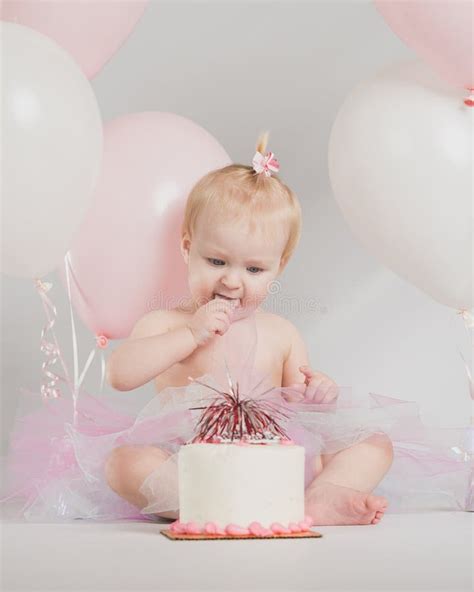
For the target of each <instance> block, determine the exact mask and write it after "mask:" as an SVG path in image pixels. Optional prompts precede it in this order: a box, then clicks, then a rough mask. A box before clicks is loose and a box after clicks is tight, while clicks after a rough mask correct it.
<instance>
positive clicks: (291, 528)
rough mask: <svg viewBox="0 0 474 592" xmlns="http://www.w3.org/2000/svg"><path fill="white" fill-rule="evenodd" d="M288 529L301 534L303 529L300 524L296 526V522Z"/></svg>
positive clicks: (291, 523)
mask: <svg viewBox="0 0 474 592" xmlns="http://www.w3.org/2000/svg"><path fill="white" fill-rule="evenodd" d="M288 528H289V529H290V530H291V532H301V528H300V526H299V525H298V524H296V522H290V524H289V525H288Z"/></svg>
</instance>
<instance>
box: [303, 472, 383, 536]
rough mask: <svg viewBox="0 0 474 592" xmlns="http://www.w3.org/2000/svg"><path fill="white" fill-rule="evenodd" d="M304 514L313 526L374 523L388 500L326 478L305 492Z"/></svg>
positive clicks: (381, 515)
mask: <svg viewBox="0 0 474 592" xmlns="http://www.w3.org/2000/svg"><path fill="white" fill-rule="evenodd" d="M305 506H306V508H305V513H306V514H309V516H311V518H312V519H313V521H314V524H315V525H316V526H325V525H326V526H329V525H343V524H377V523H378V522H380V520H381V519H382V517H383V515H384V512H385V510H386V509H387V506H388V501H387V500H386V499H385V498H384V497H382V496H378V495H372V494H371V493H364V492H363V491H358V490H357V489H351V488H350V487H343V486H342V485H334V484H333V483H329V482H326V481H316V482H314V483H312V484H311V485H310V486H309V487H308V489H307V490H306V494H305Z"/></svg>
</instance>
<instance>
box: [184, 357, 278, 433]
mask: <svg viewBox="0 0 474 592" xmlns="http://www.w3.org/2000/svg"><path fill="white" fill-rule="evenodd" d="M226 375H227V380H228V382H229V390H228V391H226V390H219V389H217V388H214V387H212V386H210V385H209V384H206V383H205V382H202V381H200V380H198V379H194V378H192V377H188V378H189V380H192V381H194V382H196V383H198V384H200V385H201V386H204V387H206V388H208V389H210V390H212V391H214V392H215V393H217V395H216V396H215V398H214V400H213V401H212V403H210V404H209V405H208V406H206V407H192V410H199V409H203V413H202V414H201V417H200V419H199V421H198V423H197V426H196V431H197V435H196V436H195V437H194V438H193V440H192V442H193V443H194V442H224V441H231V442H233V441H234V440H243V439H245V440H247V441H250V442H261V441H263V440H289V438H288V436H287V435H286V433H285V431H284V430H283V429H282V427H281V426H280V425H279V423H278V422H279V421H282V420H284V419H287V418H288V415H287V414H286V413H284V412H283V411H281V410H280V409H278V405H277V404H276V403H272V402H270V401H264V400H262V398H263V397H264V396H265V395H266V394H267V393H269V392H270V391H272V390H273V389H274V387H271V388H269V389H267V390H266V391H264V392H263V393H262V394H261V395H260V396H259V397H258V398H251V397H249V396H248V395H247V396H242V393H241V392H240V390H239V383H238V382H237V381H236V382H235V384H234V382H233V381H232V377H231V375H230V372H229V368H228V366H227V363H226ZM262 381H263V378H262V379H261V380H260V381H259V382H258V384H257V385H256V386H255V387H253V388H252V389H251V390H250V393H253V392H255V391H256V390H257V389H258V387H259V386H260V385H261V383H262Z"/></svg>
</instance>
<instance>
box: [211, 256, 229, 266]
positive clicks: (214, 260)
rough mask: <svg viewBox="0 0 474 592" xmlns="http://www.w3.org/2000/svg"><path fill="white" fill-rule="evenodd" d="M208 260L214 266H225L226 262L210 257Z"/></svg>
mask: <svg viewBox="0 0 474 592" xmlns="http://www.w3.org/2000/svg"><path fill="white" fill-rule="evenodd" d="M207 260H208V261H209V263H211V264H212V265H216V266H217V265H225V261H222V259H214V258H213V257H208V258H207Z"/></svg>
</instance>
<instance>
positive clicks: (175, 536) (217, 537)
mask: <svg viewBox="0 0 474 592" xmlns="http://www.w3.org/2000/svg"><path fill="white" fill-rule="evenodd" d="M161 534H162V535H164V536H165V537H167V538H168V539H171V540H172V541H235V540H236V539H257V540H259V539H266V540H267V541H270V540H274V539H319V538H321V537H322V536H323V535H322V534H321V533H320V532H315V531H314V530H309V531H307V532H292V533H291V534H274V535H273V536H255V535H253V534H236V535H232V536H231V535H226V534H179V533H176V532H171V530H169V528H167V529H165V530H162V531H161Z"/></svg>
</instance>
